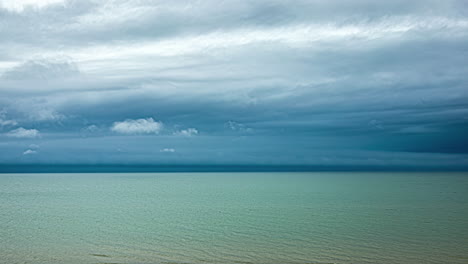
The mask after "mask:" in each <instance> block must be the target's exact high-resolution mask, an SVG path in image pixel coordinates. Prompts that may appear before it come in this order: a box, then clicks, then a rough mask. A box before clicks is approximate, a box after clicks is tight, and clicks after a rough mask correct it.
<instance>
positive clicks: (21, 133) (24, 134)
mask: <svg viewBox="0 0 468 264" xmlns="http://www.w3.org/2000/svg"><path fill="white" fill-rule="evenodd" d="M6 135H7V136H9V137H16V138H37V137H39V136H40V134H39V130H37V129H25V128H22V127H20V128H17V129H14V130H11V131H10V132H8V133H7V134H6Z"/></svg>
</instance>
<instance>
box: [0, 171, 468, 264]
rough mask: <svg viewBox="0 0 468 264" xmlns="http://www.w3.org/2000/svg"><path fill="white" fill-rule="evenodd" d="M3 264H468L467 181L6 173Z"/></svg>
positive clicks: (414, 176) (449, 176)
mask: <svg viewBox="0 0 468 264" xmlns="http://www.w3.org/2000/svg"><path fill="white" fill-rule="evenodd" d="M0 263H72V264H74V263H129V264H130V263H134V264H146V263H265V264H267V263H291V264H293V263H298V264H299V263H468V175H467V174H466V173H369V172H366V173H330V172H328V173H128V174H117V173H114V174H0Z"/></svg>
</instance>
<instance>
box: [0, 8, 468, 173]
mask: <svg viewBox="0 0 468 264" xmlns="http://www.w3.org/2000/svg"><path fill="white" fill-rule="evenodd" d="M0 17H1V18H2V19H1V20H2V22H1V23H0V32H2V37H1V38H0V51H1V52H0V94H1V96H0V135H1V136H0V163H22V162H31V160H27V159H25V157H24V155H21V154H22V153H23V152H24V151H25V149H29V148H28V145H29V144H31V142H30V141H31V140H34V141H37V142H35V143H36V144H40V145H41V151H40V152H38V153H36V155H27V156H31V157H32V156H34V159H35V160H34V161H35V162H39V163H55V162H58V163H60V162H63V163H67V160H66V159H73V160H75V161H76V162H82V163H92V164H96V163H113V162H126V163H218V164H221V163H235V164H240V163H242V164H245V163H248V164H322V163H323V164H328V165H340V164H361V165H365V164H369V165H372V164H374V165H375V164H380V165H382V166H384V165H389V166H396V165H398V164H400V165H412V166H427V164H428V163H429V162H428V161H430V162H431V164H436V165H440V166H468V147H467V146H468V141H467V138H466V136H465V135H466V134H467V133H468V119H467V118H466V116H468V103H467V102H468V93H467V89H466V87H467V85H468V65H467V64H466V61H467V59H468V49H467V47H468V6H467V5H466V1H463V0H447V1H436V0H420V1H411V2H408V1H403V0H396V1H373V0H354V1H346V0H345V1H341V0H340V1H338V0H336V1H335V0H332V1H321V0H298V1H294V2H293V3H292V2H291V1H286V0H274V1H266V0H258V1H231V2H229V1H228V2H226V1H214V0H206V1H202V2H194V1H189V0H181V1H170V2H167V1H150V0H140V1H126V0H104V1H92V0H83V1H72V0H47V1H36V0H27V1H10V0H2V1H0ZM154 117H157V120H155V119H153V118H154ZM163 124H164V125H163ZM26 128H27V129H26ZM14 131H15V132H14ZM34 131H36V132H34ZM39 131H40V137H39ZM34 133H35V134H34ZM14 135H22V136H14ZM26 135H28V136H26ZM23 141H24V142H23ZM42 146H44V147H42ZM167 146H171V148H167ZM117 149H118V150H119V151H117ZM163 149H174V150H175V149H177V153H176V154H177V155H167V154H168V153H167V151H162V150H163ZM32 150H33V149H32ZM397 156H398V157H403V158H397ZM31 157H29V158H31Z"/></svg>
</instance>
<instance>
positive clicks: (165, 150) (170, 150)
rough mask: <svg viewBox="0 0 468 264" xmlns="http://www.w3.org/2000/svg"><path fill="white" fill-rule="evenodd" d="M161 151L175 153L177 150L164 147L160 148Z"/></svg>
mask: <svg viewBox="0 0 468 264" xmlns="http://www.w3.org/2000/svg"><path fill="white" fill-rule="evenodd" d="M160 151H161V152H169V153H174V152H175V151H176V150H175V149H173V148H163V149H161V150H160Z"/></svg>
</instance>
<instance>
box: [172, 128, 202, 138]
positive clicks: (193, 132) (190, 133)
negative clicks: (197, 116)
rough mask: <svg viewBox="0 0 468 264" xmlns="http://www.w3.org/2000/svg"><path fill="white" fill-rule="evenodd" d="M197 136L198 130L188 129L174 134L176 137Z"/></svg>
mask: <svg viewBox="0 0 468 264" xmlns="http://www.w3.org/2000/svg"><path fill="white" fill-rule="evenodd" d="M197 134H198V130H197V129H196V128H188V129H183V130H180V131H177V132H174V135H177V136H184V137H191V136H194V135H197Z"/></svg>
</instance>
